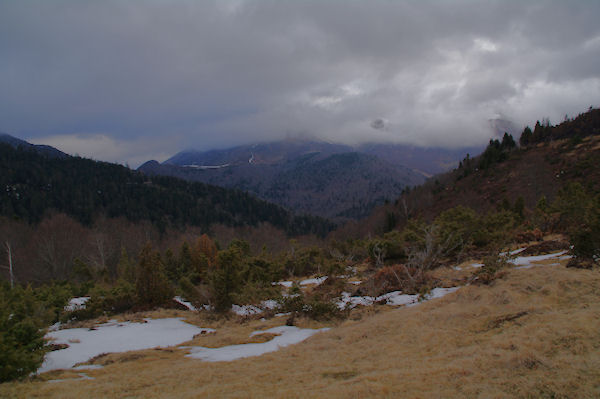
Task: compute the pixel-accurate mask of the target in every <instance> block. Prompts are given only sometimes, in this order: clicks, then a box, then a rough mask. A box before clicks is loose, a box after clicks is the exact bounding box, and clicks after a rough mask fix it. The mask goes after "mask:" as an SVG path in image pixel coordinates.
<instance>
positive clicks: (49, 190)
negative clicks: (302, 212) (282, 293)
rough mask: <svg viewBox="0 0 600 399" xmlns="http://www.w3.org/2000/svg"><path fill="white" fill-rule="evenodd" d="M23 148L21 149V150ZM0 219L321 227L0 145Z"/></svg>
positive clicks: (244, 197)
mask: <svg viewBox="0 0 600 399" xmlns="http://www.w3.org/2000/svg"><path fill="white" fill-rule="evenodd" d="M26 148H27V147H26ZM0 169H1V170H2V174H1V175H0V186H1V187H3V188H4V190H3V194H2V197H1V202H0V214H1V215H5V216H8V217H11V218H18V219H22V220H25V221H28V222H38V221H39V220H41V218H42V217H43V216H44V215H45V214H46V212H48V211H49V210H58V211H60V212H65V213H67V214H69V215H71V216H73V217H75V218H76V219H77V220H79V221H80V222H82V223H84V224H91V223H92V222H93V220H94V219H95V217H97V216H98V215H100V214H106V215H107V216H109V217H120V216H124V217H126V218H127V219H129V220H131V221H139V220H149V221H151V222H153V223H154V224H156V225H157V226H158V227H159V228H161V229H164V228H165V227H166V226H186V225H193V226H201V227H203V228H208V227H209V226H210V225H211V224H215V223H220V224H224V225H228V226H243V225H256V224H257V223H260V222H269V223H271V224H272V225H274V226H275V227H278V228H281V229H283V230H285V231H286V232H288V233H290V234H306V233H318V234H324V233H326V232H327V231H328V230H329V229H330V228H331V224H330V223H329V222H328V221H325V220H323V219H319V218H309V217H296V216H294V215H292V214H290V213H289V212H288V211H286V210H284V209H283V208H281V207H279V206H277V205H274V204H270V203H267V202H265V201H262V200H259V199H256V198H254V197H252V196H251V195H249V194H246V193H243V192H241V191H239V190H229V189H224V188H221V187H215V186H210V185H206V184H202V183H190V182H186V181H183V180H180V179H174V178H170V177H153V178H148V177H147V176H144V175H142V174H141V173H138V172H135V171H132V170H130V169H128V168H126V167H123V166H121V165H116V164H110V163H106V162H97V161H92V160H89V159H83V158H79V157H71V156H64V157H60V158H56V157H55V158H52V157H47V156H44V155H41V154H39V153H37V152H36V151H29V150H26V149H23V147H21V148H19V149H15V148H13V147H12V146H10V145H8V144H0Z"/></svg>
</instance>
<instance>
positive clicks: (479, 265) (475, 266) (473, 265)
mask: <svg viewBox="0 0 600 399" xmlns="http://www.w3.org/2000/svg"><path fill="white" fill-rule="evenodd" d="M483 266H484V264H483V263H472V264H471V267H474V268H476V269H479V268H480V267H483Z"/></svg>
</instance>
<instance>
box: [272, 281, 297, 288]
mask: <svg viewBox="0 0 600 399" xmlns="http://www.w3.org/2000/svg"><path fill="white" fill-rule="evenodd" d="M292 284H294V282H293V281H274V282H272V283H271V285H281V286H284V287H285V288H290V287H291V286H292Z"/></svg>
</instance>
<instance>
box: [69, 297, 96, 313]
mask: <svg viewBox="0 0 600 399" xmlns="http://www.w3.org/2000/svg"><path fill="white" fill-rule="evenodd" d="M89 300H90V297H89V296H80V297H77V298H71V300H70V301H69V304H68V305H67V306H65V311H67V312H73V311H75V310H80V309H85V303H86V302H87V301H89Z"/></svg>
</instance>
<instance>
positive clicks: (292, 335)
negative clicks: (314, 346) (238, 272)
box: [187, 326, 329, 362]
mask: <svg viewBox="0 0 600 399" xmlns="http://www.w3.org/2000/svg"><path fill="white" fill-rule="evenodd" d="M327 330H329V329H328V328H321V329H318V330H313V329H309V328H305V329H300V328H298V327H291V326H290V327H288V326H281V327H275V328H271V329H268V330H265V331H255V332H253V333H252V334H251V335H250V336H253V335H257V334H264V333H268V334H279V335H278V336H276V337H275V338H273V339H272V340H270V341H268V342H263V343H259V344H242V345H230V346H224V347H221V348H205V347H202V346H197V347H191V348H189V349H190V354H189V355H187V357H192V358H194V359H201V360H204V361H207V362H228V361H232V360H236V359H242V358H245V357H252V356H260V355H262V354H264V353H269V352H275V351H277V350H278V349H279V348H283V347H286V346H289V345H293V344H297V343H299V342H302V341H304V340H305V339H307V338H308V337H310V336H311V335H313V334H316V333H318V332H320V331H327Z"/></svg>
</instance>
